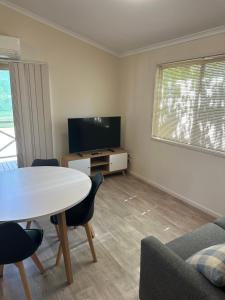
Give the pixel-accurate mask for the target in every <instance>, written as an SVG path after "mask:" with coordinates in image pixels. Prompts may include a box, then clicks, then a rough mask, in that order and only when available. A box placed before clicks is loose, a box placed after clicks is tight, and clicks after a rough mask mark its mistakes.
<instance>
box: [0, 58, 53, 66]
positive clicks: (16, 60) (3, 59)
mask: <svg viewBox="0 0 225 300" xmlns="http://www.w3.org/2000/svg"><path fill="white" fill-rule="evenodd" d="M11 62H14V63H27V64H29V63H30V64H31V63H33V64H34V63H36V64H40V65H44V64H47V62H43V61H35V60H19V59H9V58H0V63H1V64H8V63H11Z"/></svg>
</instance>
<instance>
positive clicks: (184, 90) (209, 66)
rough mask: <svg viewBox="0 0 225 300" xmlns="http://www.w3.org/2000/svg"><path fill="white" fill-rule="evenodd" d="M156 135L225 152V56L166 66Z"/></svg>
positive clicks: (160, 74) (161, 71)
mask: <svg viewBox="0 0 225 300" xmlns="http://www.w3.org/2000/svg"><path fill="white" fill-rule="evenodd" d="M156 79H157V80H156V87H155V99H154V110H153V124H152V125H153V126H152V136H153V137H155V138H158V139H161V140H166V141H171V142H175V143H180V144H185V145H190V146H191V145H192V146H195V147H198V148H201V149H208V150H212V151H218V152H222V153H225V57H220V58H211V59H210V58H206V59H199V60H193V61H188V62H180V63H174V64H168V65H162V66H160V67H159V68H158V71H157V78H156Z"/></svg>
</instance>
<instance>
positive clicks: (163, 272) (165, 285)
mask: <svg viewBox="0 0 225 300" xmlns="http://www.w3.org/2000/svg"><path fill="white" fill-rule="evenodd" d="M139 296H140V299H141V300H149V299H154V300H162V299H167V300H175V299H182V300H190V299H192V300H195V299H196V300H203V299H204V300H209V299H214V300H216V299H224V292H223V291H222V290H220V289H218V288H216V287H214V286H213V285H212V284H211V283H210V282H209V281H208V280H207V279H205V278H204V277H203V276H202V275H201V274H200V273H198V272H197V271H196V270H195V269H194V268H193V267H192V266H190V265H189V264H187V263H186V262H185V261H184V260H182V259H181V258H180V257H179V256H178V255H176V254H175V253H174V252H173V251H172V250H170V249H169V248H168V247H167V246H165V245H163V244H162V243H161V242H160V241H159V240H157V239H156V238H154V237H148V238H145V239H144V240H142V242H141V270H140V289H139Z"/></svg>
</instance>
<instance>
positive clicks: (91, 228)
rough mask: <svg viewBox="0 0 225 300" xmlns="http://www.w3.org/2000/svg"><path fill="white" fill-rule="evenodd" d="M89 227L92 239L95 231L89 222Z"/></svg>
mask: <svg viewBox="0 0 225 300" xmlns="http://www.w3.org/2000/svg"><path fill="white" fill-rule="evenodd" d="M89 227H90V230H91V236H92V238H93V239H94V238H95V232H94V229H93V227H92V225H91V224H89Z"/></svg>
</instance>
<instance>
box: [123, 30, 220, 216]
mask: <svg viewBox="0 0 225 300" xmlns="http://www.w3.org/2000/svg"><path fill="white" fill-rule="evenodd" d="M218 53H225V34H221V35H217V36H213V37H210V38H204V39H201V40H196V41H192V42H187V43H184V44H180V45H176V46H170V47H166V48H161V49H157V50H152V51H149V52H145V53H142V54H138V55H132V56H129V57H125V58H123V59H122V60H121V66H120V67H121V71H120V72H121V73H120V76H121V80H120V88H121V95H120V96H121V103H122V104H121V111H123V114H124V115H125V116H126V122H125V126H124V133H123V135H124V136H123V138H124V145H125V147H126V148H127V150H128V151H129V152H130V155H131V171H132V172H133V173H134V174H136V175H138V176H139V177H140V178H142V179H144V180H146V181H148V182H150V183H152V184H154V185H156V186H159V187H160V188H161V189H164V190H165V191H168V192H170V193H171V194H174V195H176V196H178V197H179V198H181V199H183V200H186V201H188V202H190V203H191V204H194V205H196V206H198V207H200V208H203V209H205V210H206V211H208V212H210V213H213V214H215V215H221V214H225V158H222V157H217V156H214V155H212V154H205V153H200V152H197V151H194V150H188V149H186V148H182V147H179V146H173V145H169V144H165V143H163V142H157V141H154V140H152V139H151V121H152V105H153V89H154V77H155V72H156V65H157V64H159V63H163V62H169V61H177V60H182V59H188V58H192V57H199V56H205V55H211V54H218Z"/></svg>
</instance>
